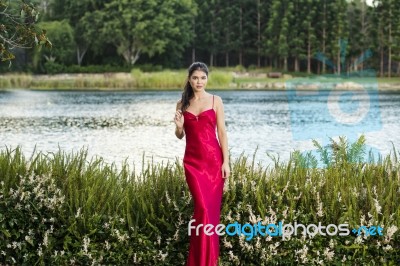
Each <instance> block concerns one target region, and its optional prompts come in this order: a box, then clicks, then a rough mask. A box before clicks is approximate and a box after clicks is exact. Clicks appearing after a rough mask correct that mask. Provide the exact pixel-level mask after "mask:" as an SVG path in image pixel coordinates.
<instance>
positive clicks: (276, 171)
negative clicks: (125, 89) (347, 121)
mask: <svg viewBox="0 0 400 266" xmlns="http://www.w3.org/2000/svg"><path fill="white" fill-rule="evenodd" d="M364 141H365V139H364V138H360V139H359V140H358V141H357V142H355V143H352V144H349V143H347V142H346V140H345V139H341V140H340V141H338V142H335V141H332V144H331V145H330V146H326V147H322V146H320V145H319V144H318V143H315V144H316V145H317V147H318V148H319V151H320V153H321V158H315V157H313V156H312V155H310V154H306V155H304V154H301V153H299V152H294V153H293V154H292V156H291V158H290V159H289V161H288V162H280V161H279V160H278V159H275V160H274V163H273V164H272V165H270V166H264V165H260V164H257V163H256V162H255V161H254V158H253V159H251V158H248V157H245V156H241V157H239V158H237V159H236V160H235V161H233V162H232V164H231V169H232V176H231V177H230V178H229V179H228V180H227V181H226V184H225V192H224V197H223V205H222V206H223V207H222V212H221V223H224V224H228V223H232V222H235V221H238V222H240V223H253V224H254V223H256V222H258V221H262V222H265V223H276V224H277V223H278V222H279V221H284V222H285V223H293V222H294V221H297V222H301V223H303V224H310V223H314V224H318V222H321V224H323V225H328V224H339V223H348V224H350V225H351V226H352V227H353V226H360V225H380V226H382V227H384V236H379V237H378V236H358V237H357V236H355V235H354V234H351V235H349V236H318V235H317V236H314V237H303V236H296V237H295V236H292V237H289V239H286V240H282V239H281V238H279V237H274V238H271V237H255V238H254V239H252V240H251V241H246V240H244V238H243V237H231V236H227V235H225V236H223V237H221V259H220V264H221V265H232V264H233V265H270V264H276V263H279V264H305V265H314V264H315V265H316V264H319V263H321V262H323V263H326V264H348V265H354V264H358V265H361V264H365V263H367V264H371V263H372V264H387V265H393V264H396V263H398V262H399V260H400V253H399V248H400V237H399V234H398V231H397V227H399V225H400V197H399V196H400V169H399V166H400V164H399V160H398V157H397V152H396V151H395V149H393V153H392V155H391V156H387V157H385V158H381V159H380V160H372V158H371V160H370V161H364V160H363V159H362V158H364V157H363V155H364V153H365V146H364ZM318 145H319V146H318ZM87 154H88V152H87V151H86V150H81V151H80V152H77V153H72V154H67V153H65V152H63V151H59V152H57V153H47V154H44V153H41V152H35V153H34V154H33V155H32V156H31V158H29V159H27V158H26V157H25V156H24V155H23V153H22V151H21V149H20V148H19V147H18V148H16V149H13V150H11V149H10V148H6V149H3V150H1V151H0V184H1V185H0V191H1V194H0V232H1V233H0V261H1V262H2V263H5V264H35V263H36V264H46V265H47V264H69V265H75V264H76V265H81V264H89V263H95V264H119V265H122V264H123V265H127V264H130V265H132V264H138V265H150V264H154V265H183V264H184V261H185V257H186V256H187V248H188V243H189V238H188V236H187V223H188V221H189V220H190V218H191V215H192V211H193V208H192V199H191V196H190V193H189V190H188V188H187V185H186V183H185V178H184V172H183V168H182V165H181V163H180V162H179V161H175V162H168V163H165V164H154V163H152V162H147V163H145V162H143V165H142V169H141V171H140V172H137V171H136V170H135V169H130V167H129V165H128V164H127V163H126V162H125V163H123V164H122V166H120V167H116V165H115V164H111V165H110V164H106V163H104V161H103V160H102V159H101V158H88V155H87ZM318 159H321V160H322V162H323V163H324V164H325V166H324V168H320V167H317V166H318V165H317V164H316V160H318ZM10 221H11V222H10Z"/></svg>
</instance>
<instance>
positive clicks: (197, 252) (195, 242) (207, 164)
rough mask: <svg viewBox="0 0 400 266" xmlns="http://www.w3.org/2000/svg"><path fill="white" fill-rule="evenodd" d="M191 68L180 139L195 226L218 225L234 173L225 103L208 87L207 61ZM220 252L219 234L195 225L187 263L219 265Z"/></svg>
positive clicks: (179, 114) (178, 118)
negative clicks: (227, 180)
mask: <svg viewBox="0 0 400 266" xmlns="http://www.w3.org/2000/svg"><path fill="white" fill-rule="evenodd" d="M188 72H189V73H188V80H187V82H186V85H185V88H184V91H183V93H182V99H181V100H179V101H178V103H177V105H176V113H175V119H174V121H175V124H176V129H175V135H176V136H177V137H178V138H179V139H182V138H183V137H184V135H186V149H185V155H184V157H183V165H184V169H185V176H186V181H187V183H188V186H189V190H190V192H191V194H192V196H193V201H194V215H193V219H194V220H195V221H194V222H193V223H192V226H194V227H196V225H197V224H203V225H206V224H212V225H213V228H215V226H216V225H218V224H219V221H220V207H221V200H222V192H223V187H224V179H225V178H228V177H229V174H230V169H229V154H228V140H227V134H226V130H225V118H224V106H223V104H222V100H221V98H220V97H219V96H215V95H212V94H210V93H208V92H206V91H205V87H206V85H207V80H208V69H207V66H206V65H205V64H204V63H200V62H196V63H193V64H192V65H191V66H190V67H189V70H188ZM215 128H217V132H218V139H217V137H216V133H215V131H216V130H215ZM218 140H219V142H218ZM192 228H193V227H192ZM200 229H201V228H200ZM218 256H219V237H218V235H217V234H215V233H214V234H212V235H206V234H204V231H203V230H199V234H198V235H196V230H195V229H192V231H191V235H190V248H189V257H188V260H187V265H196V266H197V265H201V266H215V265H217V262H218Z"/></svg>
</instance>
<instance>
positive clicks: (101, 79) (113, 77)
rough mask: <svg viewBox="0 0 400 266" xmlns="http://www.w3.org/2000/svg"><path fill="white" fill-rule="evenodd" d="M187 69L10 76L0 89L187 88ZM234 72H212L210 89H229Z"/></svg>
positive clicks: (0, 78)
mask: <svg viewBox="0 0 400 266" xmlns="http://www.w3.org/2000/svg"><path fill="white" fill-rule="evenodd" d="M186 76H187V73H186V70H180V71H172V70H165V71H160V72H142V71H141V70H140V69H133V70H132V72H131V74H126V73H105V74H76V75H74V74H68V75H54V76H32V75H28V74H7V75H2V76H0V89H1V88H24V89H123V90H137V89H175V90H176V89H182V88H183V86H184V85H185V79H186ZM232 80H233V76H232V73H231V72H226V71H218V70H215V71H211V72H210V79H209V84H208V87H209V88H212V89H218V88H229V87H231V86H232V84H231V82H232Z"/></svg>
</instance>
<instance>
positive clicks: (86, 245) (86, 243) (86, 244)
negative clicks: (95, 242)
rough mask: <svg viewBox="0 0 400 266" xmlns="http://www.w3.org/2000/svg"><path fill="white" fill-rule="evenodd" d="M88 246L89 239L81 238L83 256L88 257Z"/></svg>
mask: <svg viewBox="0 0 400 266" xmlns="http://www.w3.org/2000/svg"><path fill="white" fill-rule="evenodd" d="M89 244H90V238H88V237H86V236H85V237H84V238H83V253H84V254H85V255H88V247H89Z"/></svg>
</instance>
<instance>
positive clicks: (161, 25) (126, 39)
mask: <svg viewBox="0 0 400 266" xmlns="http://www.w3.org/2000/svg"><path fill="white" fill-rule="evenodd" d="M182 10H183V11H182ZM193 10H194V8H193V2H192V1H190V0H186V1H178V0H170V1H162V0H134V1H130V0H120V1H112V2H110V3H107V4H105V8H104V9H102V10H99V11H95V12H96V13H97V14H96V16H97V15H98V17H100V18H102V21H103V22H104V23H103V26H102V28H101V29H100V31H101V32H100V34H102V35H103V38H102V39H104V40H109V42H111V43H112V44H113V45H115V47H116V48H117V52H118V53H119V54H120V55H122V56H123V58H124V59H125V61H126V62H127V63H128V64H129V65H133V64H135V63H136V61H137V60H138V59H139V57H140V55H141V54H142V53H145V54H147V55H148V56H150V57H151V56H153V55H155V54H156V53H158V54H160V53H162V52H164V51H165V50H166V48H167V47H170V46H169V44H170V43H175V45H176V47H175V49H182V48H183V47H186V46H187V45H188V44H189V42H190V38H188V36H189V37H191V34H192V30H191V27H192V25H191V21H192V20H191V19H187V18H191V17H192V16H194V11H193ZM171 48H172V49H173V48H174V47H171Z"/></svg>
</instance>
